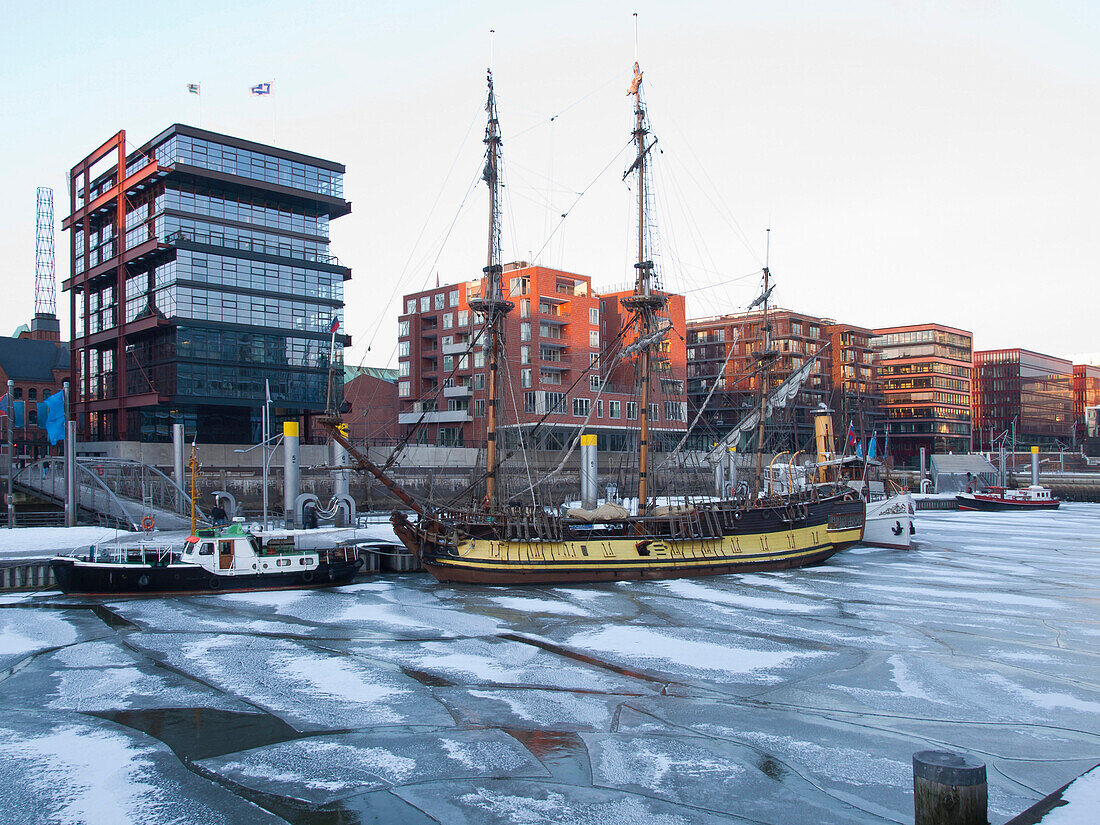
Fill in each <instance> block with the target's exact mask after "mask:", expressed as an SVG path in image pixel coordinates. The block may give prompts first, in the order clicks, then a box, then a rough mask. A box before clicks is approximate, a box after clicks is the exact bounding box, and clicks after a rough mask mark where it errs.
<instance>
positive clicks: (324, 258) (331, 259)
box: [164, 229, 340, 266]
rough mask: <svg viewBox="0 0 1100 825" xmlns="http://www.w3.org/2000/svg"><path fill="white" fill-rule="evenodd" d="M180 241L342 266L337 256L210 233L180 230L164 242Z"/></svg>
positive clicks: (174, 242) (173, 242)
mask: <svg viewBox="0 0 1100 825" xmlns="http://www.w3.org/2000/svg"><path fill="white" fill-rule="evenodd" d="M180 241H186V242H190V243H201V244H207V245H209V246H222V247H225V248H227V249H240V250H243V251H245V252H258V253H260V254H262V255H275V256H278V257H280V258H296V259H298V260H300V261H314V262H316V263H321V264H330V265H331V266H340V259H339V258H337V257H336V256H335V255H326V254H324V253H322V252H314V251H312V250H308V249H294V248H293V247H290V246H284V245H282V244H272V243H265V242H264V241H259V240H255V239H252V238H234V237H232V236H229V235H213V234H211V233H209V232H194V231H191V230H184V229H179V230H176V231H175V232H173V233H172V234H170V235H168V236H167V237H166V238H165V239H164V242H165V243H166V244H170V245H171V244H176V243H179V242H180Z"/></svg>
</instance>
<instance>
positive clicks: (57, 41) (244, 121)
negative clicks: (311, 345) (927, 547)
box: [0, 0, 1100, 366]
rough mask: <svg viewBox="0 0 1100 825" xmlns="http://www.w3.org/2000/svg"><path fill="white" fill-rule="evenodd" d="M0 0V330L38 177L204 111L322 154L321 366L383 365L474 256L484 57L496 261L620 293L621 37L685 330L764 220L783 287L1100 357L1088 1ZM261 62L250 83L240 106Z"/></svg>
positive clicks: (28, 307)
mask: <svg viewBox="0 0 1100 825" xmlns="http://www.w3.org/2000/svg"><path fill="white" fill-rule="evenodd" d="M0 6H3V7H4V8H3V11H4V19H5V26H4V27H3V28H2V29H0V54H3V58H2V61H0V107H2V108H0V111H3V113H4V114H3V117H2V118H0V187H2V191H3V195H4V197H3V198H0V273H2V275H3V278H4V284H5V287H6V291H7V294H8V296H9V297H8V299H7V300H6V301H4V302H2V303H0V332H2V333H3V334H11V331H13V330H14V329H15V328H16V327H17V326H18V325H19V324H21V323H25V322H27V321H28V320H29V319H30V317H31V316H32V315H33V312H34V262H35V256H34V246H35V225H34V221H35V192H36V188H37V187H38V186H51V187H53V188H54V189H55V200H56V202H57V207H58V209H57V211H58V215H57V218H58V224H60V220H61V218H62V217H63V216H64V214H65V209H66V207H67V205H68V193H67V175H66V173H67V171H68V169H69V168H70V167H72V166H73V165H74V164H75V163H76V162H77V161H79V160H80V159H81V158H82V157H84V156H85V155H86V154H88V153H89V152H90V151H91V150H92V149H94V148H95V147H96V146H98V145H99V144H100V143H102V142H103V141H104V140H106V139H107V138H108V137H110V136H111V135H113V134H114V133H115V132H116V131H118V130H119V129H125V130H126V132H127V141H128V142H129V144H130V145H131V146H132V147H134V148H136V147H138V146H140V145H141V144H142V143H144V142H145V141H146V140H148V139H149V138H151V137H153V136H154V135H156V134H158V133H159V132H160V131H162V130H163V129H164V128H165V127H166V126H168V125H169V124H171V123H175V122H180V123H189V124H192V125H200V118H201V126H202V127H204V128H208V129H213V130H215V131H221V132H225V133H228V134H232V135H235V136H238V137H242V138H246V139H250V140H257V141H260V142H264V143H275V144H277V145H279V146H282V147H284V148H287V149H292V150H296V151H300V152H305V153H307V154H312V155H316V156H319V157H323V158H329V159H332V160H336V161H339V162H341V163H344V164H345V165H346V166H347V175H346V177H345V196H346V197H347V198H348V199H349V200H350V201H352V213H351V214H350V215H349V216H347V217H344V218H341V219H339V220H337V221H335V222H334V223H333V225H332V249H331V251H332V253H333V254H335V255H337V256H338V257H339V258H340V260H341V262H342V263H344V264H346V265H348V266H350V267H351V268H352V271H353V279H352V280H351V281H350V282H349V283H348V284H347V285H346V291H345V300H346V310H345V323H344V327H345V330H346V331H347V332H348V333H349V334H350V335H352V337H353V340H354V345H353V348H352V349H351V350H350V351H348V353H347V354H346V360H347V361H348V362H349V363H355V364H365V365H368V366H393V365H395V364H396V357H395V350H396V319H397V315H398V314H399V312H400V298H401V295H402V294H405V293H410V292H416V291H418V290H421V289H424V288H427V287H429V286H434V285H435V283H436V280H437V278H438V280H439V282H440V283H454V282H459V281H463V280H468V279H472V278H475V277H478V276H479V275H480V272H481V268H482V267H483V266H484V264H485V260H484V257H485V252H484V249H485V234H486V221H487V216H486V212H487V196H486V192H485V187H484V186H483V185H478V181H477V178H478V176H479V174H480V169H481V162H482V152H483V149H484V147H483V145H482V143H481V138H482V136H483V132H484V117H485V113H484V108H483V107H484V98H485V71H486V67H487V65H488V63H489V61H490V59H491V60H492V64H493V74H494V80H495V86H496V90H497V94H498V98H499V110H500V118H501V129H502V134H503V140H504V148H503V151H504V168H505V184H506V185H505V202H504V228H503V245H504V259H505V260H506V261H511V260H527V261H532V262H537V263H540V264H543V265H547V266H553V267H557V268H561V269H565V270H567V271H570V272H578V273H583V274H587V275H590V276H591V277H592V279H593V282H594V284H595V285H596V287H597V289H599V288H601V287H605V288H606V287H621V286H624V285H626V284H627V283H628V282H629V281H630V280H631V279H632V277H633V267H632V264H633V257H632V256H633V246H632V236H633V232H634V229H633V226H632V221H633V219H634V216H633V211H632V199H633V198H634V194H633V192H632V191H631V189H630V186H629V183H628V182H624V181H623V180H622V173H623V172H624V171H625V169H626V168H627V166H628V165H629V163H630V157H629V149H628V147H627V143H628V141H629V139H630V131H631V129H632V118H633V113H632V108H631V103H630V100H629V99H628V97H627V95H626V90H627V87H628V85H629V82H630V76H631V69H632V65H633V62H634V59H635V54H636V53H637V58H638V60H639V62H640V63H641V66H642V69H643V71H644V73H645V91H646V97H647V101H648V107H649V116H650V120H651V123H652V127H653V131H654V133H655V135H656V136H657V138H658V141H659V143H658V147H659V152H658V153H657V154H656V155H655V157H654V160H655V164H654V198H655V204H656V210H655V211H656V215H655V216H654V217H655V221H656V227H657V233H658V235H657V237H658V247H659V255H658V258H657V261H658V266H659V276H660V278H661V279H662V283H663V284H664V286H666V287H667V288H669V289H671V290H674V291H682V292H684V293H685V294H686V296H687V310H688V317H689V318H690V317H705V316H711V315H718V314H722V313H726V312H736V311H738V310H741V309H743V308H744V307H745V306H746V305H747V304H748V303H749V302H750V301H751V300H752V299H753V298H754V297H755V296H756V294H757V292H758V290H759V285H760V281H759V273H760V269H761V266H762V265H763V263H764V261H765V255H766V251H765V245H766V244H765V234H766V233H765V230H767V229H769V228H770V230H771V232H770V237H771V242H770V252H768V253H767V254H768V263H769V265H770V269H771V272H772V274H773V277H774V280H775V282H776V283H777V288H776V291H775V293H774V297H775V299H776V300H777V302H778V303H779V304H780V305H782V306H785V307H788V308H790V309H794V310H797V311H800V312H806V313H811V314H815V315H820V316H824V317H829V318H834V319H836V320H838V321H842V322H848V323H853V324H858V325H862V326H866V327H871V328H874V327H885V326H891V325H897V324H907V323H921V322H928V321H935V322H939V323H944V324H948V325H951V326H956V327H960V328H962V329H966V330H970V331H972V332H973V333H974V340H975V347H976V348H978V349H991V348H998V347H1016V346H1019V347H1025V348H1028V349H1032V350H1036V351H1039V352H1043V353H1049V354H1055V355H1063V356H1072V355H1081V354H1084V355H1085V358H1086V359H1087V360H1091V359H1097V360H1098V362H1100V355H1095V353H1100V341H1098V336H1097V323H1096V306H1097V299H1098V298H1100V289H1098V288H1097V274H1098V268H1097V264H1098V261H1100V232H1098V231H1097V229H1096V228H1097V227H1098V226H1100V197H1098V193H1100V152H1098V151H1097V149H1096V135H1097V134H1100V4H1096V3H1094V2H1092V3H1090V2H1084V1H1081V2H1079V1H1078V0H1066V1H1065V2H1058V3H1049V2H1046V3H1043V2H1031V3H1027V2H1016V3H1012V2H993V1H992V0H987V1H986V2H983V1H982V0H959V1H958V2H948V1H947V0H945V1H944V2H926V3H905V2H890V1H889V0H879V1H878V2H856V1H855V0H852V1H851V2H832V3H821V2H811V1H809V0H807V1H806V2H792V1H790V0H776V2H769V3H760V2H742V1H741V0H733V1H732V2H678V3H675V4H672V3H659V2H631V3H625V2H606V3H599V4H596V3H590V2H543V3H539V4H529V3H514V2H465V3H443V2H415V0H409V1H408V2H360V3H350V2H345V3H327V2H314V3H309V2H301V0H298V2H283V1H282V0H265V2H240V3H225V2H220V3H219V2H191V3H187V4H181V5H179V6H176V5H170V4H161V3H151V4H147V5H144V6H141V7H140V11H139V10H138V7H135V6H134V5H133V4H132V3H114V2H100V3H96V4H78V3H68V4H61V7H60V8H59V6H58V5H57V4H45V3H39V4H26V3H14V2H12V0H0ZM634 12H637V13H638V37H637V45H635V35H634V22H633V17H632V13H634ZM490 30H494V31H495V35H493V37H492V38H491V39H490V35H489V32H490ZM490 44H491V45H490ZM635 50H637V52H636V51H635ZM262 81H272V82H273V87H272V88H273V94H272V95H271V96H270V97H269V98H255V97H251V96H250V95H249V93H248V89H249V87H250V86H251V85H253V84H255V83H258V82H262ZM188 83H201V84H202V95H201V96H199V97H196V96H194V95H189V94H188V93H187V88H186V87H187V84H188ZM200 106H201V111H200ZM562 215H565V216H566V217H565V218H562ZM56 243H57V250H58V261H59V266H58V271H59V277H58V295H59V306H60V307H61V310H60V311H59V315H60V317H61V319H62V325H63V329H67V328H68V311H67V306H68V300H67V295H66V294H63V293H61V292H60V281H61V278H62V277H64V275H65V274H66V273H67V266H68V264H67V261H68V248H69V240H68V237H67V233H62V232H61V231H60V229H59V230H58V234H57V241H56ZM1089 353H1093V354H1094V355H1091V356H1089V355H1088V354H1089Z"/></svg>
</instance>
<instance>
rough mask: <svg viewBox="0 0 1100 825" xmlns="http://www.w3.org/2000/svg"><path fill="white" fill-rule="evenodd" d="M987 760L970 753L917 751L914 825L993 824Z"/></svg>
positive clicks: (914, 780)
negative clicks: (981, 759) (990, 814)
mask: <svg viewBox="0 0 1100 825" xmlns="http://www.w3.org/2000/svg"><path fill="white" fill-rule="evenodd" d="M988 809H989V797H988V789H987V786H986V776H985V763H984V762H981V761H980V760H978V759H975V758H974V757H973V756H970V755H969V754H963V753H951V752H950V751H919V752H918V753H915V754H913V810H914V814H915V817H914V825H989V816H988Z"/></svg>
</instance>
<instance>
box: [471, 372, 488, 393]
mask: <svg viewBox="0 0 1100 825" xmlns="http://www.w3.org/2000/svg"><path fill="white" fill-rule="evenodd" d="M473 386H474V389H475V390H483V389H485V373H483V372H478V373H475V374H474V381H473Z"/></svg>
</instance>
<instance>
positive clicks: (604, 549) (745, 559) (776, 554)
mask: <svg viewBox="0 0 1100 825" xmlns="http://www.w3.org/2000/svg"><path fill="white" fill-rule="evenodd" d="M862 534H863V528H862V526H859V527H852V528H847V529H843V530H829V529H827V528H826V526H825V525H824V524H818V525H815V526H813V527H802V528H797V529H793V530H779V531H776V532H772V533H751V534H744V535H734V536H724V537H722V538H715V539H692V540H684V541H673V540H670V539H652V540H649V541H648V546H647V549H648V550H649V554H648V555H642V554H641V553H639V551H638V547H637V545H638V544H639V543H640V542H641V541H642V539H639V538H633V537H632V538H612V539H602V538H596V539H593V540H591V541H587V540H586V541H575V540H574V541H531V542H526V541H490V540H484V539H472V540H468V541H463V542H460V543H459V545H458V547H457V549H458V556H442V557H439V556H437V557H435V558H432V559H431V563H433V564H441V565H446V566H448V567H453V568H466V569H479V568H480V569H493V570H501V569H507V570H509V571H514V572H521V571H524V570H529V571H531V572H536V571H538V572H545V571H546V569H547V567H548V566H552V567H553V569H554V570H560V571H567V570H577V571H583V570H589V569H592V568H598V569H600V570H608V569H617V568H622V569H633V568H639V567H645V568H658V569H661V568H665V569H667V568H692V567H711V566H714V565H715V564H732V565H736V564H757V563H760V562H779V561H783V560H787V559H797V558H799V557H801V556H812V555H816V554H818V553H820V552H822V551H824V550H828V549H830V548H832V547H835V546H836V545H845V546H846V545H849V544H854V543H856V542H858V541H859V540H860V539H861V538H862Z"/></svg>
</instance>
